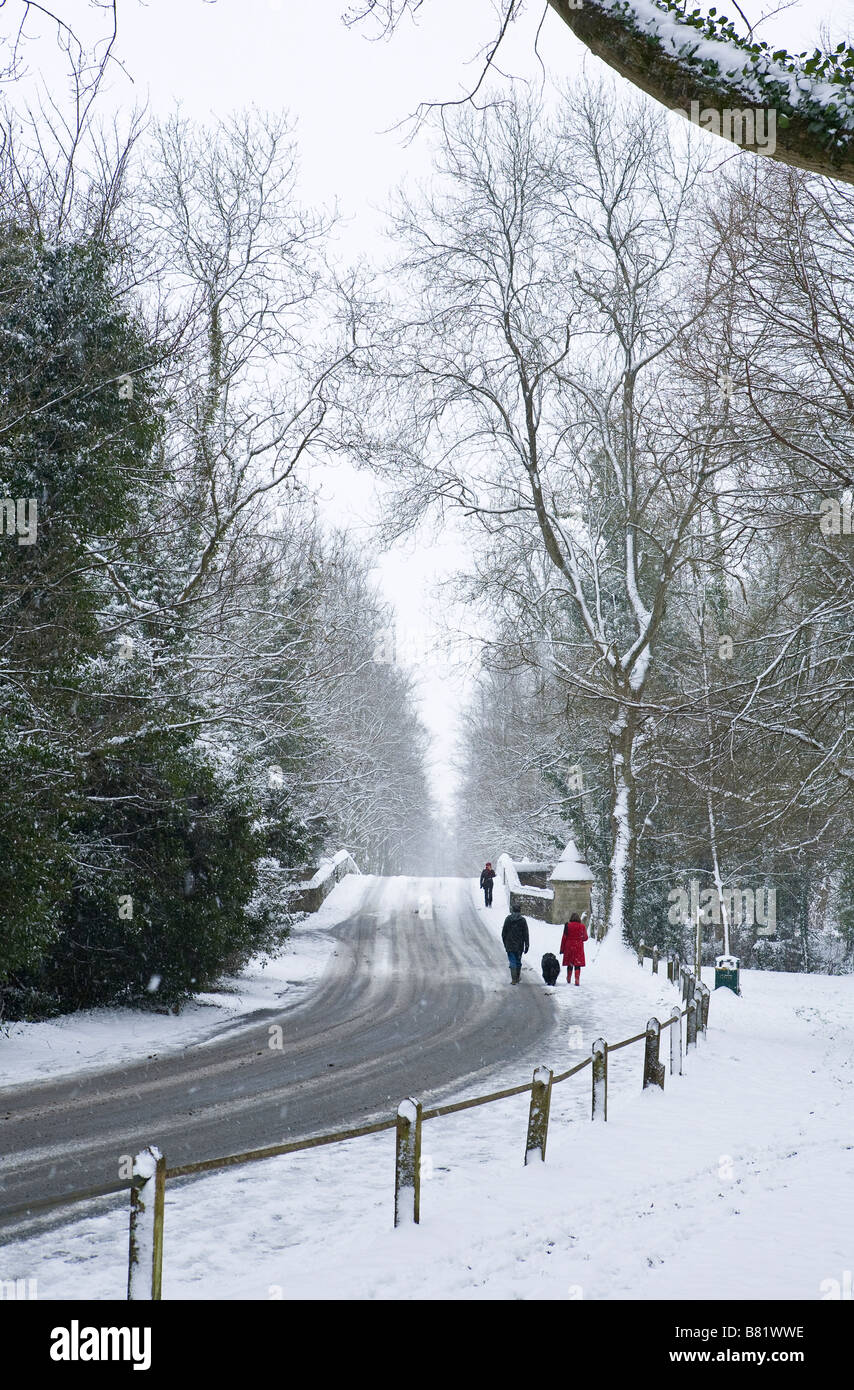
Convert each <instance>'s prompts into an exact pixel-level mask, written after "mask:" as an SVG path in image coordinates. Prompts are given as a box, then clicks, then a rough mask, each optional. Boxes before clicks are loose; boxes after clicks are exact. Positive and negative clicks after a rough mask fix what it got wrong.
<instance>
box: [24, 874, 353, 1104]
mask: <svg viewBox="0 0 854 1390" xmlns="http://www.w3.org/2000/svg"><path fill="white" fill-rule="evenodd" d="M370 882H372V879H371V878H370V877H369V876H367V875H363V874H348V875H347V876H346V877H345V878H343V879H342V880H341V882H340V883H338V884H336V886H335V887H334V888H333V890H332V892H331V893H330V894H329V896H328V897H327V898H326V901H325V902H324V903H323V905H322V907H321V908H320V909H319V911H317V912H314V913H312V914H311V916H309V917H306V918H305V919H304V920H303V921H301V922H298V923H296V924H295V926H294V927H293V928H292V931H291V936H290V939H289V941H288V943H287V945H286V946H285V948H284V950H283V951H282V952H281V954H280V955H278V956H274V957H267V956H259V957H256V958H255V959H253V960H251V961H250V962H249V963H248V965H247V966H246V968H245V969H244V970H242V971H241V973H240V974H239V975H233V976H226V977H224V978H223V980H222V982H221V987H220V989H219V990H216V991H214V992H211V993H208V994H197V995H196V997H195V999H194V1000H192V1001H191V1002H189V1003H187V1004H184V1005H182V1007H181V1012H180V1013H179V1014H177V1015H174V1014H158V1013H151V1012H148V1011H146V1010H141V1009H129V1008H115V1009H83V1010H79V1011H77V1012H76V1013H71V1014H62V1015H60V1017H59V1018H52V1019H47V1020H46V1021H44V1022H42V1023H8V1024H5V1025H3V1026H2V1027H0V1089H7V1088H9V1087H12V1086H20V1085H24V1084H26V1083H32V1082H34V1081H47V1080H51V1079H53V1078H54V1077H59V1076H67V1075H69V1074H70V1073H73V1072H79V1071H90V1070H97V1069H98V1068H104V1067H116V1066H120V1065H121V1064H122V1062H130V1061H139V1060H140V1059H144V1058H146V1057H153V1056H158V1055H159V1054H160V1053H162V1052H169V1051H178V1050H179V1049H181V1048H185V1047H189V1046H190V1045H191V1044H198V1043H204V1042H206V1041H209V1040H211V1038H213V1037H217V1038H220V1037H222V1034H223V1031H225V1030H227V1029H228V1028H230V1027H240V1026H242V1025H244V1024H246V1023H247V1022H248V1021H250V1019H251V1016H252V1015H253V1014H256V1013H258V1012H259V1011H261V1010H264V1009H276V1010H282V1009H286V1008H288V1007H289V1006H290V1005H291V1004H293V1003H295V1002H297V1000H299V999H301V998H302V997H303V994H304V991H305V990H306V989H307V988H308V986H310V985H312V984H314V982H315V981H316V980H318V979H319V978H320V976H321V975H322V974H323V971H324V969H325V967H326V962H327V961H328V959H329V956H330V954H331V952H332V950H333V947H334V942H333V941H332V939H331V938H330V937H329V936H328V935H327V933H328V931H329V928H330V927H334V926H337V925H338V923H339V922H343V921H344V920H345V919H346V918H347V917H349V916H350V914H351V913H352V912H353V911H354V910H355V909H356V908H357V907H358V904H359V902H360V901H361V899H362V896H363V894H364V893H365V891H366V887H367V885H368V884H369V883H370Z"/></svg>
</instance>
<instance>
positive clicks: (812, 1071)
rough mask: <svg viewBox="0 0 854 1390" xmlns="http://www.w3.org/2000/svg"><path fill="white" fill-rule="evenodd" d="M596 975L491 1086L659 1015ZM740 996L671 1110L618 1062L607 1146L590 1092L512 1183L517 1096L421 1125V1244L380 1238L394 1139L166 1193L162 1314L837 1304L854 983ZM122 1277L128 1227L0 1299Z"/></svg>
mask: <svg viewBox="0 0 854 1390" xmlns="http://www.w3.org/2000/svg"><path fill="white" fill-rule="evenodd" d="M357 882H358V881H357ZM353 891H354V890H353V889H352V888H349V887H348V881H347V880H345V883H344V884H343V885H341V886H340V887H339V888H338V889H336V892H335V894H333V895H332V898H331V899H330V901H329V903H328V904H326V905H325V908H329V909H330V911H334V910H336V909H337V906H338V903H339V902H340V899H339V897H338V895H339V894H341V893H342V892H344V893H348V892H353ZM333 901H334V902H335V904H336V909H333V908H331V906H330V905H331V904H332V903H333ZM505 910H506V904H505V903H504V902H503V901H502V899H501V897H500V895H499V894H498V893H497V892H496V900H495V906H494V907H493V908H492V909H491V910H489V911H488V910H487V909H484V908H481V911H482V912H483V914H484V916H485V917H486V918H487V920H488V921H489V922H490V925H491V926H492V927H493V929H494V930H495V931H496V932H500V926H501V922H502V921H503V917H504V913H505ZM559 934H560V929H559V928H557V927H548V926H546V925H545V924H542V923H537V924H535V925H533V927H532V946H531V951H530V953H529V955H528V957H526V962H533V966H535V967H536V969H535V968H532V967H531V966H527V965H526V969H525V970H524V971H523V975H522V982H521V984H520V985H519V986H518V987H517V990H516V992H517V994H518V996H519V997H520V998H521V997H522V996H523V991H524V990H526V989H543V988H545V986H544V985H543V983H542V980H541V978H540V977H539V970H538V967H539V958H540V955H541V954H542V951H543V950H546V949H549V948H550V947H551V948H552V949H554V947H555V937H556V935H557V937H558V938H559ZM306 937H307V939H310V938H311V931H308V932H307V933H306ZM313 949H314V948H313ZM588 960H589V961H590V964H589V966H588V968H587V969H586V970H585V971H584V972H583V974H582V985H581V987H580V988H576V987H575V986H567V985H566V983H565V981H562V982H561V984H560V985H559V986H558V987H557V988H556V989H555V990H554V991H553V992H552V997H553V1001H554V1007H555V1019H556V1030H555V1042H554V1044H553V1046H554V1049H555V1050H554V1052H553V1053H552V1055H550V1056H540V1055H536V1056H530V1057H520V1058H519V1061H518V1065H514V1066H513V1068H512V1069H508V1070H507V1071H506V1072H503V1073H501V1074H497V1075H495V1077H494V1078H492V1081H493V1082H494V1084H495V1086H496V1087H500V1086H502V1085H512V1084H513V1083H517V1082H519V1081H522V1080H527V1079H529V1077H530V1075H531V1072H532V1069H533V1067H534V1066H535V1065H537V1064H538V1063H546V1064H549V1065H552V1066H553V1067H555V1068H556V1069H558V1070H559V1069H562V1068H565V1067H567V1066H568V1065H570V1063H571V1061H572V1060H574V1059H580V1058H581V1057H583V1056H585V1055H587V1054H588V1052H589V1048H590V1043H591V1042H592V1040H593V1038H595V1037H596V1036H598V1035H599V1034H602V1035H603V1036H604V1037H605V1038H607V1039H608V1040H609V1041H610V1042H616V1041H618V1040H619V1039H621V1038H624V1037H627V1036H630V1035H631V1034H633V1033H636V1032H638V1031H640V1029H642V1028H643V1026H644V1024H645V1023H646V1019H647V1018H648V1017H649V1016H650V1015H651V1014H653V1013H657V1014H658V1016H659V1017H660V1018H662V1019H664V1018H666V1017H667V1016H668V1014H669V1010H670V1007H672V1004H673V1002H675V1000H676V994H675V991H674V990H673V988H672V987H671V986H668V984H667V982H666V980H664V979H662V978H661V977H653V976H652V975H651V974H650V973H649V964H648V963H647V967H646V971H645V972H642V971H641V970H640V969H639V967H638V966H637V964H636V963H635V961H634V959H633V957H631V956H630V955H629V953H628V952H626V951H625V950H624V949H623V948H622V947H620V945H619V943H617V942H614V941H611V940H610V939H608V940H607V941H606V942H605V943H603V945H602V946H601V947H596V946H595V945H594V946H592V948H591V949H590V950H589V953H588ZM709 983H712V981H711V979H710V980H709ZM507 987H508V989H509V988H511V986H510V985H509V972H508V986H507ZM742 988H743V997H742V998H736V997H735V996H734V995H732V994H730V993H729V991H727V990H718V991H716V992H714V993H713V994H712V1000H711V1009H710V1023H709V1033H708V1037H707V1038H706V1039H702V1040H701V1041H700V1044H699V1047H698V1049H697V1050H696V1051H695V1052H692V1053H691V1054H690V1055H689V1056H688V1058H687V1059H686V1062H685V1074H684V1075H683V1076H682V1077H671V1076H670V1075H669V1073H668V1076H667V1079H666V1084H665V1089H664V1091H663V1092H661V1091H646V1092H642V1091H641V1084H640V1083H641V1063H642V1044H637V1045H635V1046H633V1047H631V1048H626V1049H624V1050H623V1051H621V1052H619V1053H616V1054H614V1055H613V1056H612V1057H610V1058H609V1109H608V1116H609V1118H608V1122H607V1124H602V1125H593V1124H591V1122H590V1108H589V1107H590V1094H589V1092H590V1074H589V1070H585V1071H584V1072H582V1073H580V1075H579V1076H578V1077H573V1078H570V1079H569V1080H568V1081H566V1082H564V1083H562V1084H561V1085H560V1086H558V1087H556V1088H555V1090H554V1093H553V1098H552V1111H551V1124H550V1130H549V1139H548V1157H547V1161H546V1163H545V1164H541V1163H539V1162H537V1163H535V1164H532V1165H531V1166H529V1167H527V1168H525V1167H524V1166H523V1163H522V1157H523V1151H524V1142H525V1129H526V1118H527V1107H528V1097H527V1096H526V1095H522V1096H519V1097H514V1098H512V1099H510V1100H506V1101H500V1102H496V1103H495V1104H492V1105H488V1106H483V1107H480V1108H478V1109H475V1110H472V1111H465V1112H463V1113H462V1114H459V1115H454V1116H448V1117H443V1118H441V1119H438V1120H432V1121H429V1122H427V1123H426V1124H425V1126H424V1134H423V1150H422V1153H423V1158H422V1169H423V1172H422V1194H421V1224H420V1226H418V1227H410V1228H401V1229H399V1230H394V1229H393V1224H392V1222H393V1180H394V1138H393V1134H392V1133H391V1132H389V1133H383V1134H379V1135H372V1136H369V1137H366V1138H364V1139H358V1140H353V1141H349V1142H348V1143H346V1144H342V1145H334V1146H330V1147H329V1148H324V1149H317V1150H308V1151H306V1152H304V1153H299V1154H295V1155H288V1156H284V1157H281V1158H277V1159H271V1160H267V1161H265V1162H263V1163H256V1164H251V1165H248V1166H246V1167H244V1168H240V1169H237V1170H231V1171H227V1172H224V1173H220V1174H215V1175H213V1176H211V1177H208V1178H205V1179H203V1180H199V1181H196V1182H193V1183H185V1184H183V1185H181V1184H178V1183H173V1184H171V1185H170V1187H169V1188H168V1189H167V1202H166V1228H165V1253H164V1281H163V1295H164V1298H167V1299H182V1298H183V1299H187V1298H189V1299H220V1298H222V1299H290V1298H298V1299H312V1298H316V1299H459V1300H466V1299H508V1298H513V1299H517V1298H518V1299H555V1300H565V1299H570V1300H574V1299H585V1300H607V1299H628V1298H640V1299H651V1300H670V1299H685V1298H689V1299H707V1298H710V1299H726V1298H732V1299H795V1300H807V1301H809V1300H819V1299H829V1298H838V1297H840V1294H841V1296H843V1297H848V1298H850V1297H851V1275H850V1271H851V1270H852V1268H854V1122H852V1114H854V1022H852V1019H854V1010H852V1004H854V977H852V976H836V977H828V976H819V975H807V976H804V975H784V974H777V973H771V972H744V973H743V976H742ZM484 1089H486V1088H485V1086H484V1085H483V1082H482V1080H480V1081H479V1083H478V1086H477V1092H478V1093H482V1092H483V1090H484ZM471 1093H472V1089H471V1087H470V1086H468V1087H466V1086H462V1087H461V1088H460V1097H462V1096H464V1095H469V1094H471ZM126 1255H127V1214H126V1211H125V1210H124V1209H123V1208H122V1209H119V1210H116V1211H115V1212H110V1213H108V1214H105V1215H100V1216H96V1217H91V1218H87V1219H85V1220H83V1221H79V1222H76V1223H74V1224H70V1225H68V1226H67V1227H64V1228H63V1229H62V1230H61V1231H53V1232H51V1233H49V1234H46V1235H40V1236H38V1237H34V1238H32V1239H29V1240H27V1241H24V1242H19V1243H16V1244H12V1245H9V1246H7V1247H6V1249H5V1250H4V1251H3V1252H2V1254H0V1277H2V1278H3V1279H14V1278H37V1279H38V1295H39V1298H40V1299H72V1298H73V1299H105V1298H121V1297H123V1294H124V1287H125V1280H126ZM846 1273H847V1280H846ZM846 1290H847V1292H846Z"/></svg>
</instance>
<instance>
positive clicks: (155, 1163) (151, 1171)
mask: <svg viewBox="0 0 854 1390" xmlns="http://www.w3.org/2000/svg"><path fill="white" fill-rule="evenodd" d="M132 1180H133V1186H132V1187H131V1190H130V1235H129V1241H128V1298H129V1299H134V1300H138V1301H143V1300H152V1301H154V1302H157V1301H159V1299H160V1294H161V1287H162V1280H163V1211H164V1207H165V1205H166V1159H165V1158H164V1157H163V1155H162V1153H161V1152H160V1150H159V1149H158V1148H156V1147H155V1145H154V1144H150V1145H149V1146H148V1148H147V1149H142V1150H141V1152H140V1153H138V1154H136V1156H135V1157H134V1160H133V1175H132Z"/></svg>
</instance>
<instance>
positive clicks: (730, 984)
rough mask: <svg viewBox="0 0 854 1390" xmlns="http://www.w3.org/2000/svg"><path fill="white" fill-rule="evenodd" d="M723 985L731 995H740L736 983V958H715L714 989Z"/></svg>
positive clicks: (739, 989) (737, 983)
mask: <svg viewBox="0 0 854 1390" xmlns="http://www.w3.org/2000/svg"><path fill="white" fill-rule="evenodd" d="M721 985H725V986H726V988H727V989H731V990H732V992H733V994H741V988H740V986H739V981H738V957H737V956H717V957H716V958H715V989H720V987H721Z"/></svg>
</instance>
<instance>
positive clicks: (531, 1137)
mask: <svg viewBox="0 0 854 1390" xmlns="http://www.w3.org/2000/svg"><path fill="white" fill-rule="evenodd" d="M553 1074H554V1073H553V1072H551V1071H550V1070H549V1068H548V1067H537V1069H536V1071H535V1072H534V1083H533V1085H532V1087H531V1108H530V1110H529V1112H528V1138H527V1140H526V1141H525V1163H526V1164H527V1162H528V1159H529V1158H530V1157H531V1156H532V1155H533V1154H535V1153H539V1155H540V1158H541V1159H542V1160H543V1162H544V1163H545V1161H546V1140H547V1138H548V1135H549V1109H550V1107H551V1103H552V1076H553Z"/></svg>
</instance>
